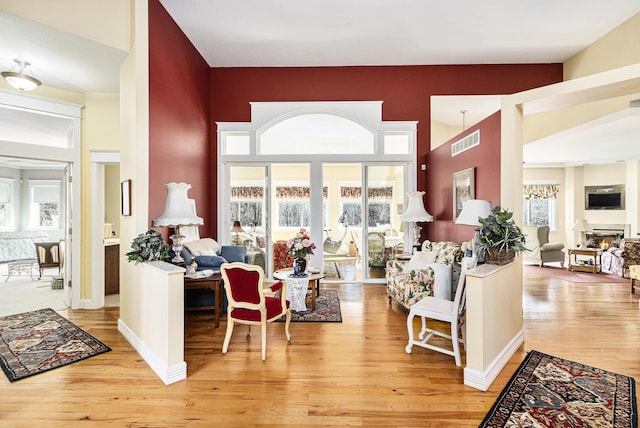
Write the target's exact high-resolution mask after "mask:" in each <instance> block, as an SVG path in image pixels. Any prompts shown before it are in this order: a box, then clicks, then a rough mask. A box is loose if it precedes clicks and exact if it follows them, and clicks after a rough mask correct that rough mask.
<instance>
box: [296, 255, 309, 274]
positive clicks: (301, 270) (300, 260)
mask: <svg viewBox="0 0 640 428" xmlns="http://www.w3.org/2000/svg"><path fill="white" fill-rule="evenodd" d="M306 270H307V259H306V258H304V257H296V258H295V259H293V275H294V276H303V275H304V274H305V271H306Z"/></svg>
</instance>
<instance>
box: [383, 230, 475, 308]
mask: <svg viewBox="0 0 640 428" xmlns="http://www.w3.org/2000/svg"><path fill="white" fill-rule="evenodd" d="M419 253H422V254H418V255H417V256H416V255H414V256H413V257H412V259H411V260H409V261H403V260H389V261H388V262H387V266H386V267H387V269H386V279H387V295H388V296H389V304H391V302H392V301H393V300H396V301H397V302H398V303H400V304H401V305H403V306H404V307H405V308H407V309H409V308H411V306H412V305H413V304H414V303H416V302H418V301H420V300H421V299H422V298H423V297H425V296H433V295H434V292H435V294H440V296H437V297H441V298H446V299H448V300H450V299H451V282H452V276H451V272H452V268H453V265H454V263H455V262H458V261H460V259H461V258H462V251H461V247H460V244H458V243H455V242H451V241H442V242H431V241H425V242H424V243H423V244H422V251H420V252H419ZM417 260H422V261H423V263H422V264H420V263H418V264H416V261H417ZM437 281H438V282H437Z"/></svg>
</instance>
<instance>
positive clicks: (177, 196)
mask: <svg viewBox="0 0 640 428" xmlns="http://www.w3.org/2000/svg"><path fill="white" fill-rule="evenodd" d="M164 188H165V189H167V203H166V205H165V207H164V212H163V213H162V214H161V215H160V217H158V218H157V219H155V220H153V225H154V226H166V227H174V228H178V227H179V226H201V225H203V224H204V221H203V220H202V217H198V216H197V215H195V214H194V212H193V210H192V208H191V207H190V206H189V200H188V197H187V192H188V191H189V189H191V185H190V184H187V183H168V184H165V185H164Z"/></svg>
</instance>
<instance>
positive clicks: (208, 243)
mask: <svg viewBox="0 0 640 428" xmlns="http://www.w3.org/2000/svg"><path fill="white" fill-rule="evenodd" d="M182 245H184V246H185V247H186V248H187V249H188V250H189V252H190V253H191V254H193V255H194V256H202V255H205V253H204V252H206V253H207V254H206V255H213V254H216V253H217V252H218V249H220V245H218V243H217V242H216V241H215V240H214V239H212V238H202V239H198V240H197V241H189V242H185V243H183V244H182ZM212 251H213V253H211V252H212Z"/></svg>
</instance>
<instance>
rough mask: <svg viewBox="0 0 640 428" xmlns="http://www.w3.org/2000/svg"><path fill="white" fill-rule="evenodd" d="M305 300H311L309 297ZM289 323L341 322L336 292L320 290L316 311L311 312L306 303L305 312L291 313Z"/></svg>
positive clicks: (281, 319) (282, 319) (309, 305)
mask: <svg viewBox="0 0 640 428" xmlns="http://www.w3.org/2000/svg"><path fill="white" fill-rule="evenodd" d="M307 298H308V299H311V296H307ZM278 321H284V317H282V318H280V319H279V320H278ZM291 321H292V322H304V321H316V322H342V313H341V312H340V299H339V298H338V291H337V290H331V289H321V290H320V296H318V297H317V298H316V310H315V311H312V310H311V303H307V310H306V311H304V312H296V311H291Z"/></svg>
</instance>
